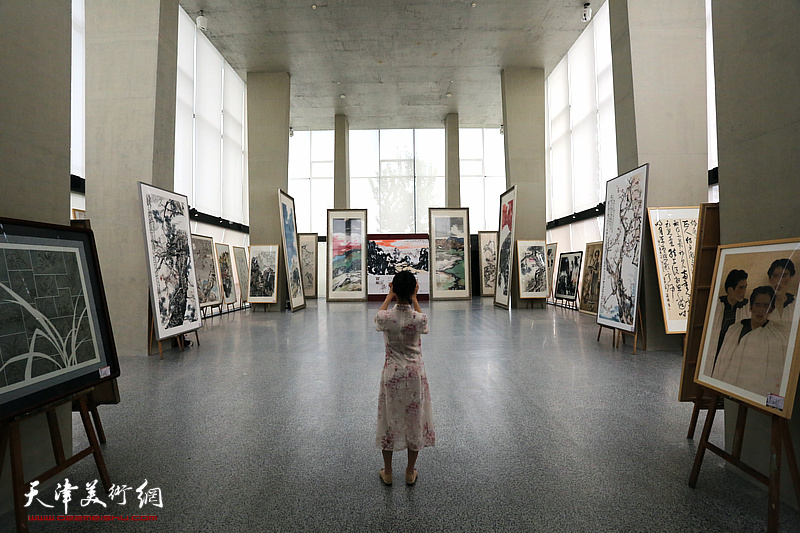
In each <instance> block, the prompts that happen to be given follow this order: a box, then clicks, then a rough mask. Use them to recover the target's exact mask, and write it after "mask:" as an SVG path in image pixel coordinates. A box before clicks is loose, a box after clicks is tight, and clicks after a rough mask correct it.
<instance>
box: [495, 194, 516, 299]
mask: <svg viewBox="0 0 800 533" xmlns="http://www.w3.org/2000/svg"><path fill="white" fill-rule="evenodd" d="M516 200H517V189H516V186H512V187H511V188H510V189H508V190H507V191H506V192H504V193H503V194H501V195H500V224H499V227H500V231H499V234H498V236H497V274H495V280H496V282H495V291H494V305H496V306H498V307H502V308H504V309H510V308H511V278H512V272H511V269H512V267H513V262H514V220H515V219H516V211H515V210H516V207H517V206H516Z"/></svg>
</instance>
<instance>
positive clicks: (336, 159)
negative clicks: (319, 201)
mask: <svg viewBox="0 0 800 533" xmlns="http://www.w3.org/2000/svg"><path fill="white" fill-rule="evenodd" d="M333 207H334V209H349V208H350V124H349V123H348V122H347V116H346V115H336V117H335V138H334V145H333Z"/></svg>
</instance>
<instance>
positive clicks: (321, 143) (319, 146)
mask: <svg viewBox="0 0 800 533" xmlns="http://www.w3.org/2000/svg"><path fill="white" fill-rule="evenodd" d="M335 138H336V135H335V132H334V131H333V130H326V131H312V132H311V160H312V161H333V151H334V141H335Z"/></svg>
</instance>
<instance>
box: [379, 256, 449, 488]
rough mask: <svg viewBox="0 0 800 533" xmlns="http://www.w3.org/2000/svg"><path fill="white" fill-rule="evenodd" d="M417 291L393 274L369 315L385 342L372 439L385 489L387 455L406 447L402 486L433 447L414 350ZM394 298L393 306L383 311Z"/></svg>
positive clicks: (421, 319) (420, 327) (423, 318)
mask: <svg viewBox="0 0 800 533" xmlns="http://www.w3.org/2000/svg"><path fill="white" fill-rule="evenodd" d="M418 289H419V286H418V285H417V280H416V278H415V277H414V275H413V274H412V273H410V272H407V271H403V272H400V273H398V274H397V275H395V277H394V279H393V280H392V283H391V284H390V285H389V294H387V295H386V299H385V300H384V301H383V305H382V306H381V308H380V310H378V315H377V316H376V317H375V324H376V326H377V330H378V331H382V332H383V340H384V343H385V344H386V362H385V363H384V365H383V373H382V374H381V387H380V395H379V396H378V431H377V436H376V438H375V443H376V445H377V446H378V447H379V448H380V449H381V451H382V453H383V464H384V468H383V469H381V471H380V477H381V480H382V481H383V482H384V483H385V484H386V485H391V484H392V452H394V451H399V450H405V449H408V466H407V468H406V483H407V484H408V485H413V484H414V483H415V482H416V480H417V471H416V470H415V469H414V465H415V464H416V462H417V454H418V453H419V451H420V450H421V449H422V448H424V447H426V446H433V445H434V444H435V443H436V432H435V431H434V428H433V412H432V410H431V393H430V390H429V389H428V378H427V376H426V375H425V364H424V363H423V362H422V351H421V349H420V346H421V343H420V335H421V334H423V333H428V317H427V315H425V314H424V313H423V312H422V309H420V307H419V302H417V290H418ZM394 298H397V304H396V305H395V306H394V307H393V308H392V309H389V303H390V302H391V301H392V299H394Z"/></svg>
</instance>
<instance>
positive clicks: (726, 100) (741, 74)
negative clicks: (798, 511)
mask: <svg viewBox="0 0 800 533" xmlns="http://www.w3.org/2000/svg"><path fill="white" fill-rule="evenodd" d="M712 9H713V13H712V15H713V17H712V18H713V24H714V69H715V78H716V90H717V91H716V92H717V136H718V143H719V145H718V150H719V152H718V153H719V214H720V235H721V238H722V243H723V244H733V243H740V242H752V241H762V240H769V239H781V238H796V237H798V235H799V234H800V231H798V228H800V210H798V209H797V207H796V203H797V202H796V198H797V190H798V186H797V183H798V178H797V169H798V168H800V152H798V150H797V147H798V146H800V99H798V97H797V89H798V87H800V70H798V69H797V68H796V65H800V49H798V47H797V20H798V18H800V4H798V3H797V2H794V1H790V0H782V1H775V2H714V3H713V4H712ZM790 65H791V66H793V67H790ZM756 67H757V73H756V72H754V69H755V68H756ZM756 74H757V75H756ZM795 264H797V263H795ZM751 288H753V287H751ZM727 407H728V406H727V405H726V409H725V433H726V435H725V441H726V448H727V449H728V450H729V451H730V449H731V445H732V442H733V428H734V427H735V420H736V411H737V410H736V408H735V406H730V407H732V408H727ZM793 412H794V413H795V414H794V415H793V418H792V419H791V420H790V421H789V426H790V428H791V430H792V436H793V441H794V448H795V455H800V422H799V421H798V418H799V417H798V415H797V413H799V412H800V401H798V400H797V397H796V399H795V403H794V411H793ZM743 443H744V445H743V449H742V460H743V461H744V462H746V463H747V464H748V465H751V466H753V467H755V468H756V469H757V470H759V471H761V472H762V473H764V474H767V473H768V472H769V459H770V446H769V445H770V418H769V417H768V416H766V415H762V414H759V413H757V412H755V411H752V410H751V411H750V412H749V413H748V416H747V425H746V426H745V435H744V439H743ZM783 457H784V459H783V465H786V455H785V451H784V455H783ZM748 479H749V478H748ZM759 486H762V485H759ZM762 487H763V486H762ZM781 496H782V498H783V500H784V502H788V503H790V504H791V505H793V506H794V505H796V500H795V498H794V491H793V489H792V483H791V482H790V476H789V473H788V470H787V469H786V468H784V469H783V473H782V475H781Z"/></svg>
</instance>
